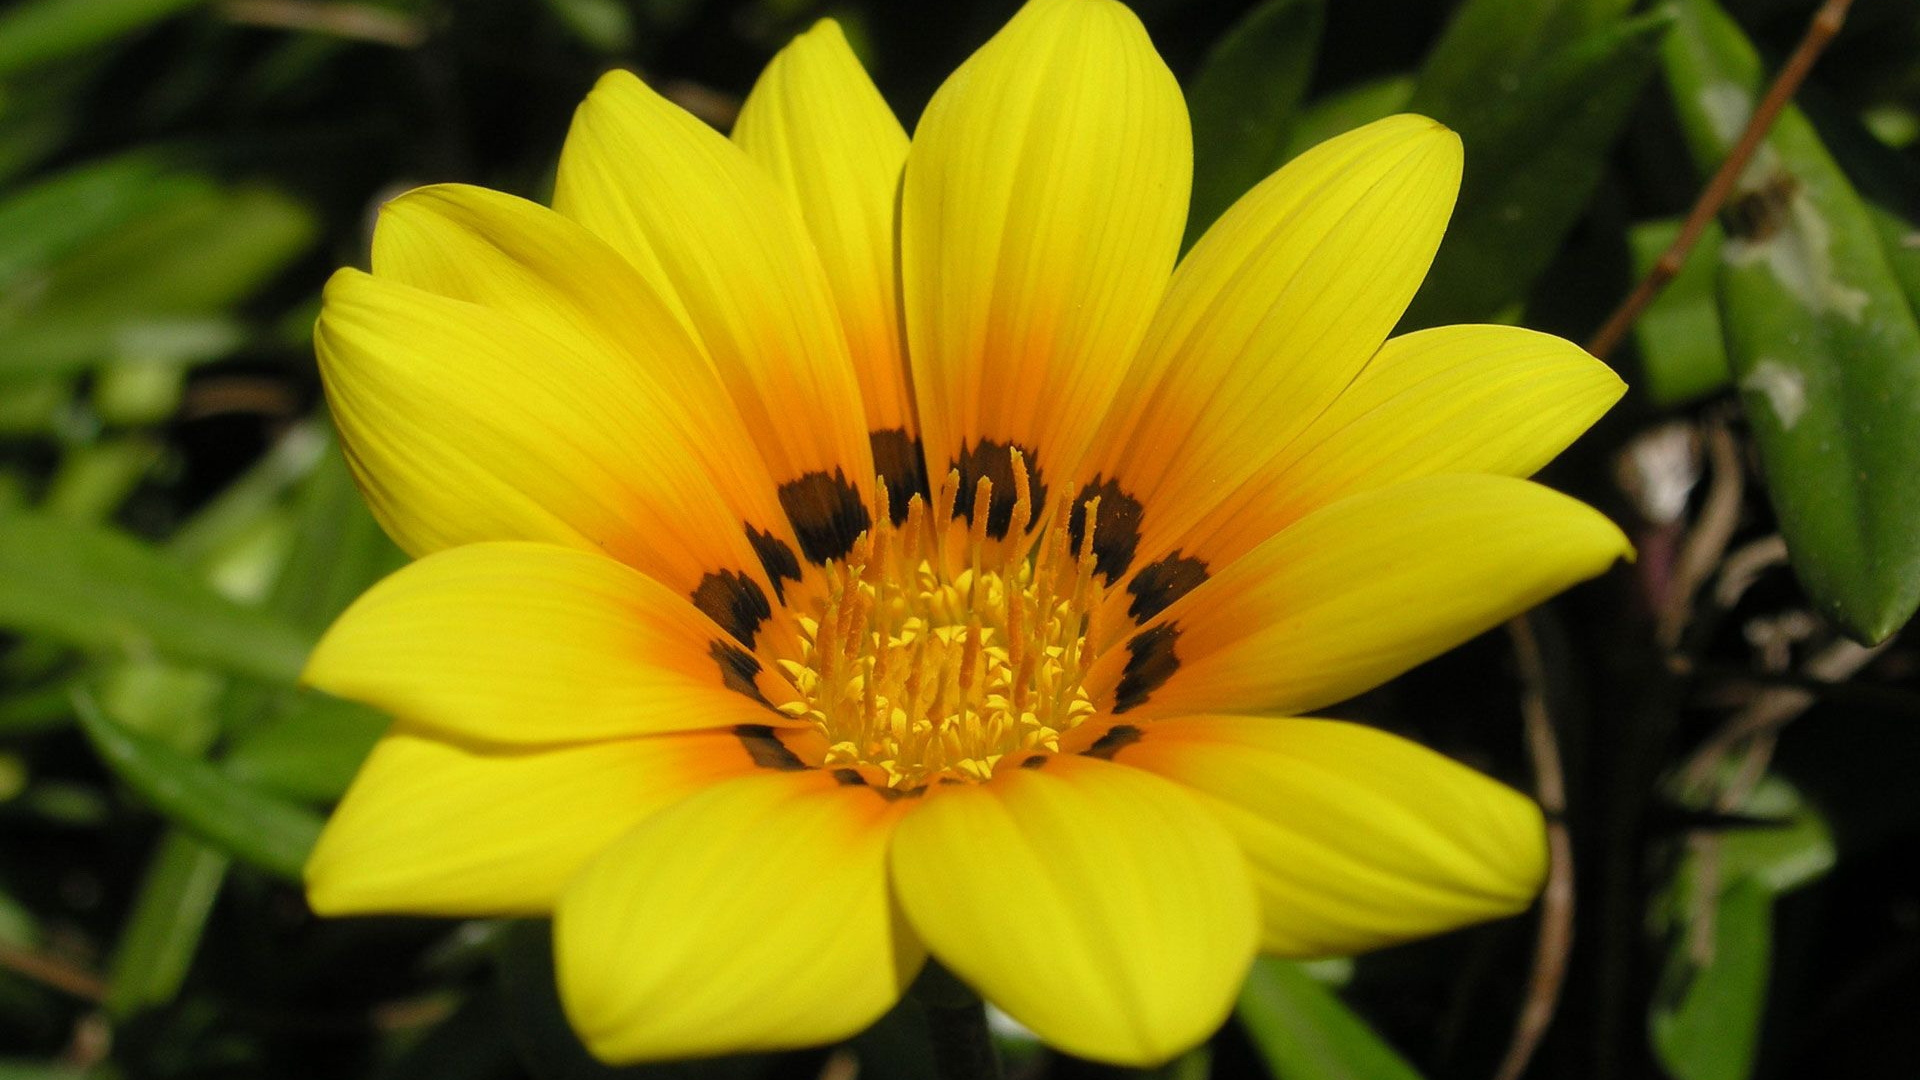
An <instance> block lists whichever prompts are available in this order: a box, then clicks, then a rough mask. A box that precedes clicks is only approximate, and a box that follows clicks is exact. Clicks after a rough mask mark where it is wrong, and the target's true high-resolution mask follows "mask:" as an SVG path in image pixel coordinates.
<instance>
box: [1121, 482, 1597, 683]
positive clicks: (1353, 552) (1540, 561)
mask: <svg viewBox="0 0 1920 1080" xmlns="http://www.w3.org/2000/svg"><path fill="white" fill-rule="evenodd" d="M1630 550H1631V549H1630V548H1629V546H1628V544H1627V540H1626V537H1625V536H1623V535H1622V534H1621V532H1620V530H1619V529H1618V528H1615V527H1614V525H1613V523H1612V522H1610V521H1608V520H1607V519H1606V518H1605V517H1603V516H1601V515H1600V514H1599V513H1598V512H1597V511H1595V510H1593V509H1592V508H1590V507H1588V506H1585V505H1583V504H1581V503H1579V502H1577V501H1575V500H1573V499H1570V498H1567V497H1566V496H1565V495H1561V494H1558V493H1557V492H1554V491H1550V490H1548V489H1547V488H1543V487H1540V486H1539V485H1537V484H1533V483H1530V482H1528V481H1525V480H1515V479H1511V478H1508V477H1500V476H1460V475H1448V476H1431V477H1425V478H1422V479H1418V480H1410V481H1408V482H1406V483H1403V484H1399V485H1396V486H1394V487H1390V488H1384V489H1381V490H1378V491H1372V492H1366V493H1363V494H1360V495H1355V496H1353V497H1352V498H1348V499H1343V500H1341V501H1340V502H1337V503H1334V504H1333V505H1332V506H1329V507H1326V508H1325V509H1323V510H1320V511H1318V512H1317V513H1314V514H1310V515H1308V516H1307V517H1305V518H1302V519H1301V520H1300V521H1299V523H1297V524H1295V525H1293V526H1292V527H1291V528H1288V529H1287V530H1285V531H1284V532H1281V533H1280V534H1279V535H1277V536H1275V537H1273V538H1272V539H1270V540H1268V541H1267V542H1266V543H1264V544H1262V545H1260V546H1259V547H1257V548H1255V549H1254V550H1253V551H1252V552H1250V553H1248V554H1247V555H1245V556H1243V557H1241V558H1240V559H1239V560H1238V561H1236V562H1234V563H1233V564H1232V565H1230V566H1228V567H1227V568H1226V570H1224V571H1223V572H1221V573H1220V574H1218V575H1216V576H1214V577H1213V578H1211V579H1210V580H1208V581H1207V582H1206V583H1205V584H1203V585H1201V586H1200V587H1198V588H1196V589H1194V590H1193V591H1192V592H1189V593H1187V594H1186V595H1185V596H1183V597H1182V598H1181V599H1180V600H1178V601H1176V602H1175V603H1174V604H1173V605H1172V606H1170V607H1168V608H1167V609H1166V611H1165V612H1164V613H1162V614H1161V615H1160V616H1159V617H1158V618H1156V619H1155V620H1153V621H1152V622H1151V623H1149V624H1148V625H1147V626H1146V627H1145V628H1143V629H1141V630H1138V631H1135V632H1134V633H1133V634H1132V635H1131V636H1129V637H1128V638H1127V639H1126V643H1125V646H1124V647H1116V648H1113V649H1110V650H1108V651H1107V653H1106V654H1105V655H1103V656H1102V657H1101V658H1100V659H1099V660H1098V661H1097V662H1096V663H1095V666H1094V670H1093V671H1092V672H1090V673H1089V675H1088V689H1089V691H1090V692H1091V693H1092V694H1093V695H1094V700H1096V701H1102V702H1104V703H1111V707H1112V708H1113V709H1114V711H1116V712H1121V713H1128V712H1131V711H1133V710H1136V709H1138V710H1140V714H1141V715H1162V716H1164V715H1178V714H1183V713H1198V712H1208V711H1229V712H1243V711H1244V712H1277V713H1299V712H1305V711H1308V710H1311V709H1316V708H1319V707H1321V706H1323V705H1328V704H1331V703H1333V702H1336V701H1341V700H1344V699H1346V698H1348V697H1351V696H1353V695H1354V694H1357V693H1359V692H1361V691H1363V690H1367V689H1371V688H1372V687H1374V686H1377V685H1379V684H1380V683H1382V682H1384V681H1386V680H1387V679H1389V678H1392V677H1393V676H1395V675H1398V674H1399V673H1401V672H1402V671H1405V670H1407V669H1408V668H1410V667H1412V666H1414V665H1415V664H1418V663H1420V662H1422V661H1425V660H1428V659H1431V658H1432V657H1434V656H1437V655H1439V654H1440V653H1442V652H1445V651H1446V650H1448V649H1450V648H1453V647H1454V646H1455V645H1458V644H1460V643H1461V642H1463V641H1465V640H1467V639H1468V638H1470V637H1473V636H1474V635H1475V634H1478V633H1481V632H1482V631H1484V630H1487V629H1490V628H1492V627H1494V626H1496V625H1498V624H1499V623H1500V622H1501V621H1502V620H1504V619H1507V618H1510V617H1512V616H1514V615H1516V614H1518V613H1520V612H1522V611H1525V610H1526V609H1528V608H1530V607H1532V606H1534V605H1535V604H1538V603H1540V602H1541V601H1543V600H1545V599H1546V598H1548V597H1550V596H1552V595H1553V594H1555V593H1557V592H1559V591H1561V590H1562V589H1565V588H1567V587H1568V586H1570V585H1572V584H1574V583H1575V582H1578V581H1583V580H1585V579H1587V578H1590V577H1593V576H1594V575H1596V574H1599V573H1600V572H1601V571H1603V570H1605V569H1606V568H1607V567H1608V566H1609V565H1611V564H1612V563H1613V561H1614V560H1615V559H1618V558H1621V557H1623V556H1626V555H1628V554H1630Z"/></svg>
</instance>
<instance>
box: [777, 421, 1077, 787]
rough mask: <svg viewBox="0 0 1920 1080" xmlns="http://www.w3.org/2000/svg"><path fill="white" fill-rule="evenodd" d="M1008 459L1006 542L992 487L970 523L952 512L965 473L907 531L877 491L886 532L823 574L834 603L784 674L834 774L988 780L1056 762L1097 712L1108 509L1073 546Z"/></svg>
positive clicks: (804, 619) (980, 488) (895, 782)
mask: <svg viewBox="0 0 1920 1080" xmlns="http://www.w3.org/2000/svg"><path fill="white" fill-rule="evenodd" d="M1011 453H1012V456H1013V470H1012V476H1013V480H1014V485H1015V488H1016V499H1015V502H1014V508H1013V521H1012V523H1011V525H1010V527H1009V528H1008V529H1007V531H1006V533H1005V536H1004V538H1002V539H994V538H991V537H989V536H988V534H987V512H986V510H987V507H988V506H989V505H991V502H992V495H993V484H992V481H991V480H989V479H988V478H987V477H984V476H983V477H981V478H980V479H979V480H978V481H977V482H976V483H975V485H974V499H973V503H972V505H973V506H974V507H975V512H974V514H973V515H972V521H971V522H968V521H967V520H966V519H965V518H964V517H962V518H955V516H954V505H955V502H956V499H957V497H958V495H959V491H960V484H961V483H962V481H961V477H960V473H959V470H957V469H956V470H954V471H952V472H949V473H948V474H947V476H946V477H945V478H944V480H943V481H942V482H941V483H940V485H939V486H938V489H937V490H936V491H935V492H934V494H933V498H932V500H931V501H930V502H929V501H928V500H924V499H922V498H921V497H920V496H919V495H915V496H914V497H913V498H912V500H911V501H910V502H909V503H908V506H907V513H906V516H905V518H904V519H903V520H902V522H901V523H900V524H899V525H893V524H891V522H892V515H891V514H890V513H889V512H888V511H889V507H888V506H887V486H886V484H885V483H884V482H882V483H879V484H877V485H876V486H875V490H876V491H877V492H878V493H879V499H880V503H881V505H880V507H879V513H877V514H875V515H874V521H875V522H877V523H878V524H876V525H875V526H874V527H873V528H872V529H870V530H869V531H868V532H866V533H865V534H863V535H862V536H861V537H860V538H859V540H858V541H857V542H856V543H855V544H854V546H853V549H852V550H851V551H850V552H848V554H847V556H846V557H845V558H844V559H841V560H838V561H836V562H834V563H830V564H829V565H828V566H827V568H826V580H827V587H826V589H825V590H824V599H823V600H822V601H821V602H820V603H819V604H818V606H817V607H816V613H815V614H813V615H802V616H801V617H800V618H799V619H798V620H797V622H798V624H799V630H800V635H801V643H802V648H801V650H800V656H799V658H798V659H795V660H785V661H781V665H780V666H781V667H782V668H783V669H784V670H785V673H786V675H787V676H788V678H789V679H790V680H791V681H792V683H793V685H794V686H795V687H796V688H797V689H798V690H799V691H800V695H801V696H800V699H799V700H796V701H794V702H792V703H790V704H788V705H786V706H784V707H783V711H785V712H786V713H787V714H788V715H790V716H794V717H796V718H804V719H806V720H807V721H809V722H811V723H812V724H813V726H814V727H815V729H816V730H817V731H818V732H819V734H820V735H821V737H822V738H823V739H824V741H825V744H826V747H827V749H826V753H825V759H824V761H823V762H822V764H823V765H824V766H826V767H828V768H851V769H854V770H855V771H857V772H858V773H859V774H860V775H861V776H862V777H863V778H864V779H865V780H866V781H867V782H868V783H871V784H875V785H878V786H884V787H887V788H891V789H893V790H896V791H913V790H917V789H919V788H922V787H925V786H927V785H929V784H935V783H955V782H958V783H967V782H978V781H982V780H985V779H987V778H988V777H990V776H992V775H993V772H994V770H995V769H997V768H999V767H1001V765H1002V763H1003V762H1005V763H1007V764H1008V765H1009V767H1011V766H1013V765H1018V764H1021V763H1023V762H1026V761H1027V759H1029V758H1030V757H1032V756H1033V755H1035V754H1050V753H1054V752H1057V751H1058V750H1059V748H1060V738H1061V736H1062V735H1064V734H1066V733H1067V732H1068V731H1070V730H1072V729H1073V728H1075V727H1077V726H1079V725H1080V724H1081V723H1083V722H1084V721H1085V720H1086V719H1087V718H1088V717H1090V716H1092V715H1093V712H1094V706H1093V702H1092V700H1091V699H1090V698H1089V696H1088V694H1087V692H1086V690H1085V689H1084V687H1083V681H1084V678H1085V675H1086V673H1087V669H1088V668H1089V666H1090V665H1091V664H1092V661H1093V657H1092V656H1091V655H1090V649H1089V645H1088V643H1089V641H1092V640H1097V639H1096V638H1095V637H1094V635H1093V633H1092V627H1091V625H1090V624H1091V622H1092V620H1093V616H1094V613H1095V612H1096V611H1099V610H1100V601H1101V599H1102V592H1103V588H1102V586H1101V584H1100V581H1099V579H1098V578H1097V577H1096V576H1095V574H1094V573H1093V570H1094V565H1093V564H1094V557H1093V553H1092V551H1091V550H1089V549H1090V547H1091V537H1092V536H1093V535H1094V525H1095V522H1096V517H1095V515H1096V514H1098V512H1099V500H1098V499H1097V498H1096V499H1089V500H1088V501H1087V502H1086V504H1085V507H1084V509H1085V514H1086V522H1087V528H1085V529H1084V530H1082V531H1081V532H1080V535H1081V536H1082V537H1083V539H1082V542H1081V543H1080V544H1079V545H1078V546H1077V547H1076V546H1075V545H1074V544H1073V543H1072V541H1071V539H1070V531H1069V525H1068V517H1069V515H1068V514H1067V513H1066V510H1067V509H1068V507H1067V506H1066V505H1065V503H1064V501H1062V504H1061V505H1059V506H1056V507H1053V508H1052V512H1051V513H1049V514H1047V515H1046V519H1045V521H1046V522H1047V523H1048V524H1047V527H1045V528H1043V529H1039V530H1032V529H1031V528H1030V527H1031V526H1032V525H1033V524H1034V523H1035V516H1034V515H1035V510H1036V508H1035V507H1034V505H1033V499H1032V492H1031V491H1030V490H1029V486H1028V481H1027V468H1026V463H1025V461H1024V460H1023V459H1022V458H1021V455H1020V452H1019V451H1018V450H1013V451H1011ZM1068 490H1072V488H1071V486H1069V488H1068Z"/></svg>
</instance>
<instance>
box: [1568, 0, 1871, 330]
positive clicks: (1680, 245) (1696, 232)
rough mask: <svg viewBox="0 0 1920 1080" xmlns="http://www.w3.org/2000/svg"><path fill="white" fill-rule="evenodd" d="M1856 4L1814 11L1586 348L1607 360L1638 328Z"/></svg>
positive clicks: (1833, 0) (1830, 3) (1830, 4)
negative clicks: (1713, 168)
mask: <svg viewBox="0 0 1920 1080" xmlns="http://www.w3.org/2000/svg"><path fill="white" fill-rule="evenodd" d="M1851 6H1853V0H1826V3H1824V4H1821V5H1820V9H1819V10H1818V11H1816V12H1814V14H1813V19H1812V20H1811V21H1810V22H1808V24H1807V32H1806V33H1805V34H1802V35H1801V36H1800V44H1799V45H1797V46H1795V47H1794V50H1793V55H1792V56H1789V57H1787V62H1786V63H1785V64H1783V65H1781V67H1780V73H1779V74H1778V75H1775V76H1774V78H1773V85H1771V86H1769V87H1767V93H1766V96H1765V97H1763V98H1761V99H1760V106H1759V107H1758V108H1756V109H1754V110H1753V116H1751V117H1750V118H1748V120H1747V129H1746V130H1745V131H1742V132H1741V133H1740V140H1739V141H1738V142H1736V143H1734V144H1733V149H1732V150H1731V151H1729V152H1728V154H1727V157H1726V160H1725V161H1722V162H1721V163H1720V168H1719V170H1718V171H1717V172H1715V173H1714V174H1713V179H1711V180H1709V181H1707V186H1706V187H1705V188H1704V189H1702V191H1701V192H1700V197H1699V198H1698V199H1695V200H1694V203H1693V209H1692V210H1690V211H1688V212H1687V219H1686V221H1685V222H1684V223H1683V224H1682V225H1681V226H1680V235H1678V236H1676V237H1674V238H1673V243H1672V244H1670V245H1668V247H1667V250H1665V251H1663V252H1661V253H1660V257H1659V258H1658V259H1655V260H1654V263H1653V266H1652V267H1651V268H1650V269H1649V270H1648V271H1647V274H1646V276H1645V277H1643V278H1641V279H1640V283H1639V284H1638V285H1636V286H1634V288H1633V291H1632V292H1631V293H1628V294H1627V298H1626V299H1625V300H1623V301H1621V302H1620V306H1619V307H1618V308H1615V309H1614V312H1613V314H1612V315H1610V316H1608V317H1607V321H1606V322H1605V323H1604V324H1602V325H1601V327H1600V329H1599V331H1598V332H1596V333H1595V334H1594V335H1593V338H1592V340H1590V341H1588V342H1587V351H1588V352H1590V353H1592V354H1593V355H1595V356H1597V357H1600V358H1601V359H1605V358H1606V357H1607V355H1608V354H1610V353H1612V352H1613V350H1615V349H1617V348H1619V347H1620V342H1621V341H1623V340H1624V339H1625V338H1626V336H1627V331H1629V330H1631V329H1633V324H1634V323H1635V322H1636V321H1638V320H1639V318H1640V315H1641V313H1642V312H1644V311H1646V309H1647V305H1648V304H1651V303H1653V300H1654V298H1655V297H1657V296H1659V295H1660V291H1661V290H1662V289H1665V288H1666V287H1667V284H1668V283H1669V282H1671V281H1672V280H1673V279H1674V277H1675V276H1676V275H1678V274H1679V273H1680V268H1681V267H1683V266H1685V265H1686V264H1687V256H1688V255H1690V254H1692V253H1693V246H1694V245H1695V244H1697V243H1699V242H1700V234H1701V233H1702V232H1704V231H1706V228H1707V222H1709V221H1712V220H1713V216H1714V215H1715V214H1717V213H1719V212H1720V207H1721V206H1723V205H1725V203H1726V201H1727V196H1729V195H1731V194H1733V186H1734V184H1735V183H1736V182H1738V181H1739V179H1740V173H1741V171H1742V170H1744V169H1745V168H1746V167H1747V162H1748V161H1750V160H1752V158H1753V155H1754V152H1755V151H1757V150H1759V149H1760V143H1761V141H1762V140H1763V139H1765V138H1766V137H1767V132H1768V131H1769V130H1771V129H1772V128H1773V122H1774V121H1775V120H1777V119H1778V118H1779V116H1780V111H1781V110H1782V109H1785V108H1786V107H1787V102H1789V101H1791V100H1792V99H1793V95H1794V92H1795V91H1797V90H1799V89H1800V84H1801V83H1803V82H1805V81H1806V78H1807V73H1808V72H1810V71H1812V70H1813V62H1814V61H1815V60H1817V59H1818V58H1819V56H1820V54H1821V52H1823V51H1824V50H1825V49H1826V47H1827V44H1828V43H1829V42H1831V41H1832V40H1833V37H1834V35H1835V34H1838V33H1839V32H1840V26H1841V24H1842V23H1844V22H1845V21H1846V18H1847V9H1848V8H1849V7H1851Z"/></svg>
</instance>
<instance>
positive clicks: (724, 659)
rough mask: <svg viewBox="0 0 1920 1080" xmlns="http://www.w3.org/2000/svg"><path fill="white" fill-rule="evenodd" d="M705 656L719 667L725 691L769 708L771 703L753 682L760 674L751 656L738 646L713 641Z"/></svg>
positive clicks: (755, 661) (758, 667) (758, 663)
mask: <svg viewBox="0 0 1920 1080" xmlns="http://www.w3.org/2000/svg"><path fill="white" fill-rule="evenodd" d="M707 655H708V656H711V657H713V662H714V663H716V664H718V665H720V681H721V682H723V683H725V684H726V687H727V689H729V690H731V691H733V692H734V693H736V694H745V695H746V696H748V697H750V698H752V699H753V700H755V701H757V702H759V703H760V704H762V705H767V706H769V707H771V705H772V703H771V702H769V701H768V700H767V697H766V695H765V694H762V693H761V692H760V684H759V683H757V682H755V681H754V679H755V677H756V676H758V675H759V674H760V661H758V660H756V659H754V658H753V654H751V653H749V652H747V651H746V650H745V649H742V648H741V647H740V646H738V645H733V644H730V643H728V642H725V641H715V642H711V643H709V644H708V646H707Z"/></svg>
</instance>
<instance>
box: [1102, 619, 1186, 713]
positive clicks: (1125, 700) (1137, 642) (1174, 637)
mask: <svg viewBox="0 0 1920 1080" xmlns="http://www.w3.org/2000/svg"><path fill="white" fill-rule="evenodd" d="M1179 640H1180V626H1179V624H1178V623H1166V624H1163V625H1161V626H1156V627H1154V628H1153V629H1151V630H1143V631H1141V632H1140V633H1138V634H1135V635H1133V637H1131V638H1128V639H1127V654H1128V655H1127V666H1126V668H1125V669H1124V670H1123V671H1122V672H1121V673H1120V684H1119V685H1118V686H1116V687H1114V688H1113V711H1114V712H1117V713H1123V712H1126V711H1127V710H1129V709H1133V708H1136V707H1138V706H1140V705H1142V704H1145V702H1146V700H1147V697H1148V695H1150V694H1152V693H1153V692H1154V691H1155V690H1158V689H1160V687H1162V686H1164V685H1166V682H1167V680H1168V679H1171V678H1173V673H1174V672H1176V671H1179V670H1180V658H1179V657H1178V656H1176V655H1175V654H1174V651H1173V645H1174V642H1176V641H1179Z"/></svg>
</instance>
